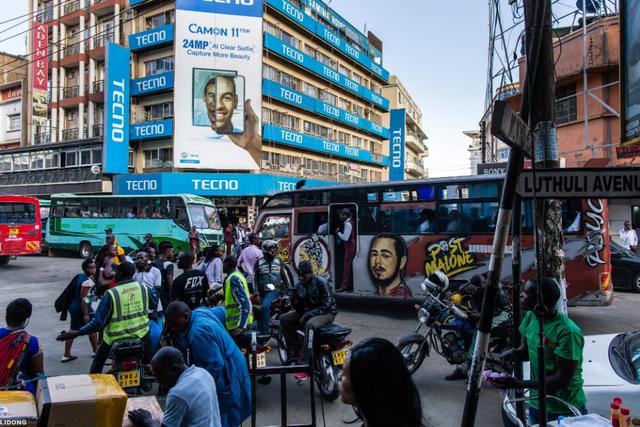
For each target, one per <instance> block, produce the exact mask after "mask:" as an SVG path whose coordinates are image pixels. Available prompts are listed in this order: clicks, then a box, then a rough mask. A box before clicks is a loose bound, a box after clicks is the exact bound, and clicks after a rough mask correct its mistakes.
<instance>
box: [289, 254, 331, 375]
mask: <svg viewBox="0 0 640 427" xmlns="http://www.w3.org/2000/svg"><path fill="white" fill-rule="evenodd" d="M298 275H299V276H300V282H298V285H297V286H296V288H295V289H294V290H293V293H292V298H291V302H292V303H293V307H294V309H295V310H294V311H291V312H289V313H286V314H283V315H282V316H280V324H281V325H282V332H283V333H284V337H285V340H286V344H287V352H288V354H289V358H290V359H293V358H295V357H296V356H298V354H299V352H300V348H301V344H302V349H304V353H303V357H302V358H303V359H304V358H306V357H307V354H306V351H307V349H308V345H309V344H308V342H307V339H308V337H309V331H310V330H311V329H318V328H321V327H322V326H325V325H329V324H331V323H333V320H334V319H335V317H336V314H338V310H337V308H336V300H335V297H334V294H333V289H332V287H331V285H330V284H329V283H328V282H327V281H326V280H324V279H323V278H321V277H319V276H315V275H314V274H313V267H312V266H311V263H310V262H309V261H301V262H300V264H299V265H298ZM298 329H301V330H303V331H305V338H304V344H303V343H302V342H301V341H302V340H301V339H300V337H299V336H298V334H297V330H298ZM306 377H307V376H306V374H296V379H298V380H302V379H306Z"/></svg>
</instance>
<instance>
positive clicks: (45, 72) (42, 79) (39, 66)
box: [31, 21, 49, 125]
mask: <svg viewBox="0 0 640 427" xmlns="http://www.w3.org/2000/svg"><path fill="white" fill-rule="evenodd" d="M31 39H32V44H33V46H32V50H31V51H32V52H33V62H32V63H31V91H32V99H31V105H32V109H33V112H32V114H31V122H32V123H33V124H34V125H46V124H47V89H48V81H49V57H48V53H49V52H48V49H49V29H48V27H47V24H41V23H39V22H37V21H33V27H32V34H31Z"/></svg>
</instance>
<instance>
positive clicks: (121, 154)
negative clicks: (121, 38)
mask: <svg viewBox="0 0 640 427" xmlns="http://www.w3.org/2000/svg"><path fill="white" fill-rule="evenodd" d="M129 56H130V55H129V49H127V48H125V47H122V46H120V45H118V44H115V43H109V44H108V45H107V52H106V57H107V62H106V66H107V75H106V78H105V91H104V143H103V149H102V157H103V159H102V165H103V166H102V167H103V171H104V172H105V173H127V172H129V127H130V125H129V117H130V98H129V97H130V93H129V86H130V78H131V76H130V71H129V64H130V59H129Z"/></svg>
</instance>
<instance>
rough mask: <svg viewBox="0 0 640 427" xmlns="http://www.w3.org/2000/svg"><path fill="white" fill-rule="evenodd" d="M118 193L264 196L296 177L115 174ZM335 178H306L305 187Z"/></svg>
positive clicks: (290, 187)
mask: <svg viewBox="0 0 640 427" xmlns="http://www.w3.org/2000/svg"><path fill="white" fill-rule="evenodd" d="M113 181H114V184H113V193H114V194H118V195H136V194H138V195H148V194H184V193H188V194H199V195H205V196H267V195H270V194H274V193H277V192H279V191H291V190H295V189H296V183H297V182H298V181H300V179H299V178H293V177H288V176H277V175H267V174H248V173H206V172H203V173H196V172H194V173H191V172H189V173H187V172H180V173H170V172H167V173H150V174H130V175H118V176H115V177H114V179H113ZM332 184H337V182H331V181H320V180H315V179H307V180H306V184H305V186H306V187H316V186H322V185H332Z"/></svg>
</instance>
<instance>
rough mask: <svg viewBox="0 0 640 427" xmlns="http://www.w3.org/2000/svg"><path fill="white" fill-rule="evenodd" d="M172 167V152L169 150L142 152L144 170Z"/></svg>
mask: <svg viewBox="0 0 640 427" xmlns="http://www.w3.org/2000/svg"><path fill="white" fill-rule="evenodd" d="M172 166H173V150H172V149H171V148H155V149H152V150H144V167H145V168H170V167H172Z"/></svg>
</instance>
